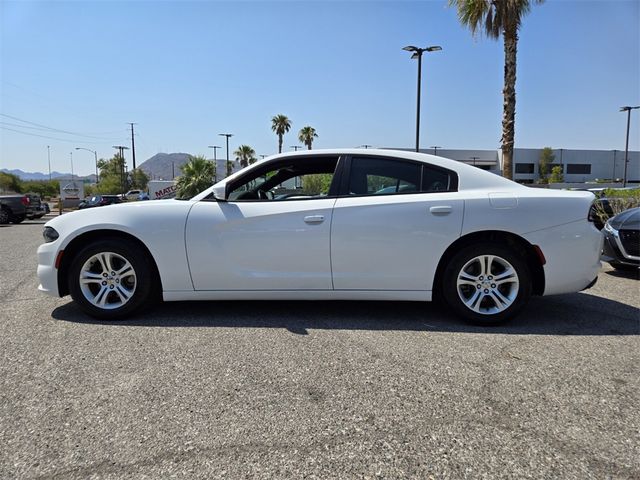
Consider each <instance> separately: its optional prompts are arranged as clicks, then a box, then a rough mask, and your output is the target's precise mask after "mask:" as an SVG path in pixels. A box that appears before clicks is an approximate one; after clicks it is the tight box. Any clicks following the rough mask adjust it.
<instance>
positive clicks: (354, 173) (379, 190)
mask: <svg viewBox="0 0 640 480" xmlns="http://www.w3.org/2000/svg"><path fill="white" fill-rule="evenodd" d="M452 177H453V174H452V173H451V172H448V171H447V170H444V169H440V168H437V167H430V166H428V165H423V164H421V163H418V162H411V161H405V160H398V159H389V158H373V157H354V158H353V159H352V160H351V170H350V174H349V183H348V193H349V195H388V194H399V193H415V192H439V191H447V190H454V189H455V187H454V185H453V183H454V182H453V179H452Z"/></svg>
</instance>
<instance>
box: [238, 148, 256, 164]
mask: <svg viewBox="0 0 640 480" xmlns="http://www.w3.org/2000/svg"><path fill="white" fill-rule="evenodd" d="M233 154H234V155H235V156H236V160H237V161H239V162H240V166H241V167H242V168H244V167H246V166H248V165H249V164H251V163H254V162H255V161H256V151H255V150H254V149H253V148H251V147H250V146H249V145H240V146H239V147H238V149H237V150H236V151H235V152H233Z"/></svg>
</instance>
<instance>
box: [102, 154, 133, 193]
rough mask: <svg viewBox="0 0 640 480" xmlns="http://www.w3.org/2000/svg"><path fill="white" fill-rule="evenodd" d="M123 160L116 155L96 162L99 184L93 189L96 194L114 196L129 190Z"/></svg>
mask: <svg viewBox="0 0 640 480" xmlns="http://www.w3.org/2000/svg"><path fill="white" fill-rule="evenodd" d="M124 167H125V160H124V158H123V157H121V156H120V154H119V153H116V154H115V155H114V156H113V158H110V159H109V160H105V159H103V158H101V159H100V160H98V168H99V169H100V182H98V184H97V185H96V187H95V190H96V193H102V194H116V193H125V192H126V191H127V190H129V181H128V180H127V178H126V175H125V168H124Z"/></svg>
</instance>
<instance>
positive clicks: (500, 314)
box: [441, 243, 532, 325]
mask: <svg viewBox="0 0 640 480" xmlns="http://www.w3.org/2000/svg"><path fill="white" fill-rule="evenodd" d="M489 259H491V262H490V265H489V269H487V268H486V267H487V262H488V260H489ZM483 264H484V267H483ZM483 269H484V270H483ZM463 272H464V274H463ZM509 272H512V273H509ZM459 281H460V284H459ZM531 290H532V288H531V273H530V272H529V268H528V266H527V264H526V262H525V261H524V259H523V256H522V255H521V254H519V253H517V252H516V251H514V250H513V249H511V248H508V247H501V246H497V245H494V244H492V243H481V244H478V245H471V246H469V247H466V248H464V249H462V250H461V251H460V252H458V253H457V254H456V255H455V256H454V257H453V258H452V259H451V261H450V262H449V265H447V267H446V270H445V272H444V275H443V282H442V288H441V294H442V297H443V298H444V300H445V302H446V304H447V305H448V306H449V307H450V308H451V309H452V310H453V311H454V312H455V313H456V314H457V315H458V316H460V317H462V318H463V319H465V320H467V321H469V322H471V323H474V324H477V325H499V324H502V323H504V322H506V321H508V320H510V319H511V318H513V317H515V316H516V315H517V314H518V313H519V312H520V311H521V310H522V309H523V308H524V306H525V305H526V304H527V302H528V301H529V298H530V297H531Z"/></svg>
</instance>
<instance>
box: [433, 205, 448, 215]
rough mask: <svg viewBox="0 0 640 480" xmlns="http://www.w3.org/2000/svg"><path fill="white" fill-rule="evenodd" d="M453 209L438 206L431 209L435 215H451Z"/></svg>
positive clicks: (446, 206)
mask: <svg viewBox="0 0 640 480" xmlns="http://www.w3.org/2000/svg"><path fill="white" fill-rule="evenodd" d="M452 210H453V209H452V208H451V206H450V205H436V206H434V207H431V208H429V211H430V212H431V213H432V214H433V215H449V214H450V213H451V211H452Z"/></svg>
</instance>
